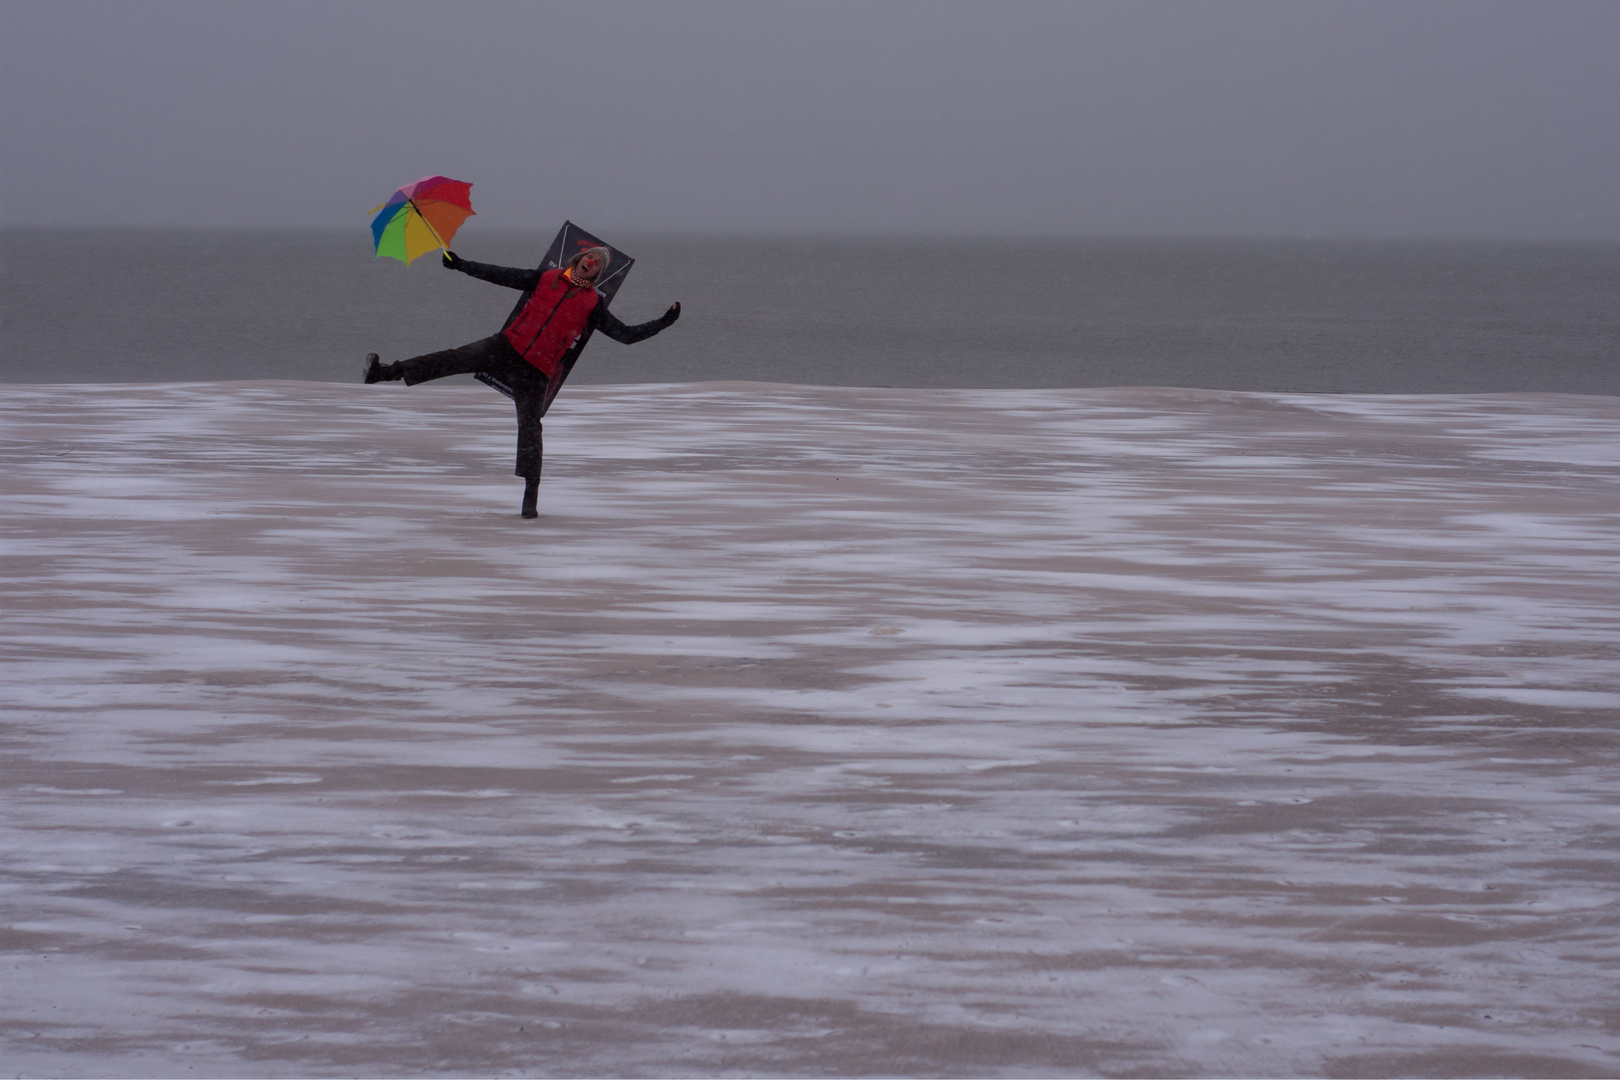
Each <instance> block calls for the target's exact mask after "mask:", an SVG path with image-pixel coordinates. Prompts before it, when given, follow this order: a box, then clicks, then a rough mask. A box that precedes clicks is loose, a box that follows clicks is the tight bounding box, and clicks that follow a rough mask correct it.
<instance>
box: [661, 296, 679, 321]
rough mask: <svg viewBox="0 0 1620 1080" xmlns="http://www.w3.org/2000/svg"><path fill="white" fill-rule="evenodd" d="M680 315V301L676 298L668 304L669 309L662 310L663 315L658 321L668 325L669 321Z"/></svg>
mask: <svg viewBox="0 0 1620 1080" xmlns="http://www.w3.org/2000/svg"><path fill="white" fill-rule="evenodd" d="M680 317H681V302H680V301H679V300H677V301H675V302H674V303H673V304H671V305H669V310H668V311H666V312H664V317H663V318H662V319H659V320H658V321H659V322H661V323H663V324H664V325H665V326H669V325H670V324H671V323H673V322H674V321H675V320H676V319H678V318H680Z"/></svg>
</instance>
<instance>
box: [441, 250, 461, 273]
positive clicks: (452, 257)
mask: <svg viewBox="0 0 1620 1080" xmlns="http://www.w3.org/2000/svg"><path fill="white" fill-rule="evenodd" d="M460 262H461V256H460V255H457V254H456V253H455V252H453V251H447V252H445V253H444V268H445V269H446V270H460V269H461V267H460V265H458V264H459V263H460Z"/></svg>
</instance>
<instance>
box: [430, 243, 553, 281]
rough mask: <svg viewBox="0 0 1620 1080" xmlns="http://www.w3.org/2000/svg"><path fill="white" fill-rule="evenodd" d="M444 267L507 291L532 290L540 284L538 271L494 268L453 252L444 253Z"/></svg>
mask: <svg viewBox="0 0 1620 1080" xmlns="http://www.w3.org/2000/svg"><path fill="white" fill-rule="evenodd" d="M444 265H445V268H446V269H448V270H460V271H461V272H462V273H463V274H466V275H467V276H468V277H475V278H477V279H478V280H479V281H487V282H489V283H490V284H492V285H504V286H506V287H507V288H508V289H532V288H534V287H535V286H536V285H538V284H540V271H538V270H520V269H518V268H517V267H515V266H495V265H493V264H491V263H480V262H471V261H470V260H467V259H463V258H461V257H460V256H459V255H457V254H456V253H455V252H453V251H447V252H445V253H444Z"/></svg>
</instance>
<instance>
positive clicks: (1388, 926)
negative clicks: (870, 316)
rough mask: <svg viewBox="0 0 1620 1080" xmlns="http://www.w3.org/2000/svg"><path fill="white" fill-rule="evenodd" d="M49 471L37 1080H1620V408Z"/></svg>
mask: <svg viewBox="0 0 1620 1080" xmlns="http://www.w3.org/2000/svg"><path fill="white" fill-rule="evenodd" d="M0 417H3V429H0V430H3V439H4V456H3V465H4V468H3V470H0V477H3V479H0V491H3V493H4V507H5V514H4V520H3V523H0V529H3V533H4V541H3V542H4V565H3V572H4V579H5V590H6V600H5V604H4V611H5V619H4V627H3V635H4V650H3V657H0V660H3V663H4V672H3V680H4V681H3V683H0V694H3V699H0V704H3V705H4V720H3V725H4V726H3V728H0V736H3V739H4V743H3V755H0V783H3V787H0V790H3V792H4V800H5V801H4V807H5V813H4V816H3V819H0V830H3V844H4V848H3V850H4V853H5V857H4V861H3V868H4V872H3V877H0V889H3V890H4V891H3V892H0V910H3V913H4V914H3V916H0V934H3V946H0V949H3V952H0V963H3V965H4V968H3V970H4V972H5V976H4V979H3V980H0V1071H3V1072H5V1073H6V1074H11V1075H55V1076H160V1075H167V1076H173V1075H186V1074H196V1075H218V1076H306V1075H307V1076H327V1075H333V1076H337V1075H350V1076H353V1075H359V1076H373V1075H415V1074H420V1073H434V1074H488V1075H649V1076H658V1075H713V1074H736V1075H759V1074H765V1075H769V1074H793V1075H943V1076H950V1075H1007V1076H1042V1075H1088V1074H1098V1075H1111V1076H1125V1075H1334V1076H1341V1075H1365V1076H1382V1075H1443V1076H1461V1075H1525V1074H1534V1075H1545V1076H1564V1075H1611V1076H1612V1075H1616V1074H1620V1004H1617V1003H1620V933H1617V931H1620V903H1617V900H1620V895H1617V887H1616V882H1617V881H1620V799H1617V797H1616V796H1617V794H1620V772H1617V770H1616V765H1617V764H1620V762H1617V757H1620V753H1617V751H1620V399H1617V398H1612V397H1573V396H1552V395H1514V396H1480V397H1469V396H1426V397H1361V396H1308V395H1277V394H1237V393H1222V392H1213V391H1178V390H1162V389H1122V390H1084V391H1082V390H1075V391H995V392H966V391H939V390H928V391H922V390H856V389H837V388H820V387H787V386H768V385H755V384H741V383H724V384H717V383H710V384H688V385H682V386H618V387H578V388H571V389H570V390H568V391H567V392H566V394H565V395H564V397H563V398H562V399H561V400H560V401H559V404H558V408H557V410H556V412H555V413H554V415H553V418H552V419H550V420H548V422H547V425H546V428H547V431H546V434H547V444H548V458H547V474H546V479H545V482H544V484H543V486H542V494H541V509H542V516H541V518H540V519H539V520H538V521H534V522H523V521H520V520H519V519H518V518H517V515H516V509H517V502H518V498H519V495H520V493H521V482H519V481H517V480H515V479H514V478H512V477H511V476H510V475H509V473H510V468H511V455H512V437H513V435H512V420H511V416H510V412H509V407H508V405H507V403H506V402H505V401H504V400H502V399H500V398H499V397H497V396H496V395H495V394H494V393H493V392H491V391H489V390H487V389H485V388H483V387H480V386H467V387H455V388H433V389H429V388H418V389H415V390H405V389H404V388H402V387H398V386H380V387H364V386H334V385H329V384H315V383H226V384H188V385H171V386H95V387H83V386H81V387H69V386H55V387H52V386H39V387H24V386H15V385H14V386H7V387H6V388H5V390H4V394H3V397H0Z"/></svg>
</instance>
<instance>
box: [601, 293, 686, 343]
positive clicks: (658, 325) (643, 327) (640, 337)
mask: <svg viewBox="0 0 1620 1080" xmlns="http://www.w3.org/2000/svg"><path fill="white" fill-rule="evenodd" d="M680 317H681V305H680V304H679V303H675V304H671V305H669V310H668V311H666V312H664V313H663V314H662V315H660V316H659V317H658V318H656V319H654V320H653V321H652V322H644V323H638V324H637V325H635V326H626V325H625V324H624V323H622V322H620V321H619V319H618V316H616V315H614V314H613V312H611V311H609V310H608V309H607V305H605V304H597V305H596V310H595V311H592V312H591V322H592V323H593V324H595V326H596V328H597V329H598V330H600V331H602V333H604V334H606V335H607V336H608V337H610V338H612V339H613V340H614V341H617V342H619V343H620V344H622V345H634V344H635V343H636V342H638V341H646V340H647V339H648V338H650V337H652V336H653V335H654V334H656V333H658V331H660V330H662V329H663V328H664V327H666V326H668V325H670V324H671V323H673V322H674V321H675V320H676V319H678V318H680Z"/></svg>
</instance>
